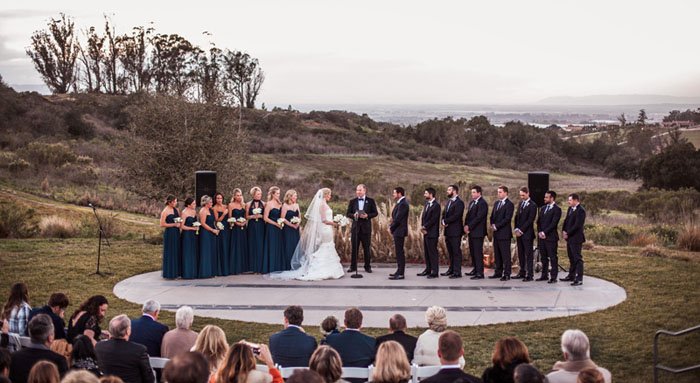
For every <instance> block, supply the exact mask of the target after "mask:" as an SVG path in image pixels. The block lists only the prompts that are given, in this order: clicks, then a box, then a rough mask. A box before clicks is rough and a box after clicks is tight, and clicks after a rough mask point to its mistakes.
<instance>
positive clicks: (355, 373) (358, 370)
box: [342, 366, 374, 380]
mask: <svg viewBox="0 0 700 383" xmlns="http://www.w3.org/2000/svg"><path fill="white" fill-rule="evenodd" d="M373 368H374V366H369V367H343V375H342V378H343V379H367V380H369V377H370V376H372V374H371V372H372V369H373Z"/></svg>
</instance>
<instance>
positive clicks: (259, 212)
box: [253, 207, 262, 221]
mask: <svg viewBox="0 0 700 383" xmlns="http://www.w3.org/2000/svg"><path fill="white" fill-rule="evenodd" d="M253 214H255V215H258V214H262V209H261V208H259V207H256V208H255V209H253ZM255 220H256V221H257V220H258V219H257V218H256V219H255Z"/></svg>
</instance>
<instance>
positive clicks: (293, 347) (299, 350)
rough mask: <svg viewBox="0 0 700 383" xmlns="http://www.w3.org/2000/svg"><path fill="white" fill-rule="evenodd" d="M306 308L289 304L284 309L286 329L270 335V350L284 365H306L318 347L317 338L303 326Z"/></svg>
mask: <svg viewBox="0 0 700 383" xmlns="http://www.w3.org/2000/svg"><path fill="white" fill-rule="evenodd" d="M303 320H304V310H303V309H302V308H301V306H289V307H287V308H286V309H285V310H284V330H282V331H280V332H278V333H275V334H272V335H271V336H270V352H272V357H273V358H274V359H275V360H276V361H277V363H278V364H279V365H280V366H282V367H304V366H308V365H309V358H311V354H313V352H314V350H315V349H316V338H314V337H312V336H311V335H307V334H306V332H305V331H304V329H303V328H302V327H301V323H302V321H303Z"/></svg>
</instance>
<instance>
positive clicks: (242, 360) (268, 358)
mask: <svg viewBox="0 0 700 383" xmlns="http://www.w3.org/2000/svg"><path fill="white" fill-rule="evenodd" d="M254 352H255V353H257V355H256V354H255V353H254ZM256 356H257V358H258V359H259V360H260V361H261V362H263V363H265V365H266V366H267V369H268V372H267V373H266V372H263V371H259V370H257V369H256V366H255V365H256V362H255V357H256ZM209 382H210V383H282V382H284V380H283V379H282V374H280V372H279V370H277V368H275V362H274V361H273V360H272V355H271V354H270V349H269V348H268V347H267V346H266V345H264V344H251V343H247V342H245V341H240V342H238V343H236V344H234V345H233V346H231V348H230V349H229V350H228V352H227V353H226V357H225V359H224V360H223V362H222V363H221V366H220V368H219V371H218V372H217V373H216V375H215V376H213V377H212V379H210V381H209Z"/></svg>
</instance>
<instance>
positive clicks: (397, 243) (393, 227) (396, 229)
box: [389, 186, 410, 360]
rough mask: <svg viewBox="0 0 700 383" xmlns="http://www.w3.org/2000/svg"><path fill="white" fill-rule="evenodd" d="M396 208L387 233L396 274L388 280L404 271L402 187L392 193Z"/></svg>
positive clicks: (405, 207) (405, 221) (405, 208)
mask: <svg viewBox="0 0 700 383" xmlns="http://www.w3.org/2000/svg"><path fill="white" fill-rule="evenodd" d="M393 197H394V200H395V201H396V206H394V210H392V211H391V224H390V225H389V231H390V232H391V236H392V237H393V238H394V248H395V249H396V264H397V268H396V272H395V273H393V274H389V279H392V280H396V279H404V272H405V271H406V254H405V253H404V242H405V241H406V237H407V236H408V210H409V207H408V201H406V191H405V190H404V188H402V187H400V186H399V187H397V188H396V189H394V192H393ZM409 360H410V359H409Z"/></svg>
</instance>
